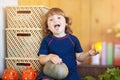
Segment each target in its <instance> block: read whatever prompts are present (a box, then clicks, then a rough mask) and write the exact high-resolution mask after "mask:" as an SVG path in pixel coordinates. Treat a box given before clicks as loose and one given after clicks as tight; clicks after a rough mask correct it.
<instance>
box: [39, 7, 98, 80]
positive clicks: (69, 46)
mask: <svg viewBox="0 0 120 80" xmlns="http://www.w3.org/2000/svg"><path fill="white" fill-rule="evenodd" d="M70 25H71V21H70V19H69V17H67V16H66V15H65V13H64V12H63V11H62V10H61V9H59V8H52V9H50V10H49V11H48V12H47V13H46V15H45V17H44V27H43V33H44V38H43V41H42V43H41V46H40V49H39V52H38V55H39V60H40V63H41V64H42V65H44V64H45V63H46V62H47V61H52V62H53V63H54V64H60V63H61V62H63V63H65V64H66V65H67V67H68V70H69V74H68V76H67V77H66V78H65V79H64V80H80V76H79V74H78V73H77V61H79V62H83V61H84V60H85V59H87V58H88V57H90V56H94V55H96V54H98V52H96V51H95V50H94V49H91V50H89V51H88V53H86V54H85V53H83V50H82V47H81V45H80V42H79V40H78V39H77V37H76V36H74V35H72V30H71V29H70V27H69V26H70ZM37 80H54V79H52V78H50V77H48V76H46V75H45V74H44V73H43V72H41V73H40V74H39V76H38V78H37Z"/></svg>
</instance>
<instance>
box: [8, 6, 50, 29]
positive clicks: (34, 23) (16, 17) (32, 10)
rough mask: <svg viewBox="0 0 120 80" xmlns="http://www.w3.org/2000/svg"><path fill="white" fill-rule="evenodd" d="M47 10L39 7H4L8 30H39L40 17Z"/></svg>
mask: <svg viewBox="0 0 120 80" xmlns="http://www.w3.org/2000/svg"><path fill="white" fill-rule="evenodd" d="M47 11H48V8H46V7H43V6H40V7H38V6H37V7H35V6H31V7H6V14H7V27H8V28H41V27H42V26H41V22H42V16H43V15H44V14H45V13H46V12H47Z"/></svg>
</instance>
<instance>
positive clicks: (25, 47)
mask: <svg viewBox="0 0 120 80" xmlns="http://www.w3.org/2000/svg"><path fill="white" fill-rule="evenodd" d="M6 40H7V57H21V58H27V57H29V58H36V57H38V56H37V53H38V50H39V47H40V43H41V40H42V35H41V29H37V28H35V29H33V28H32V29H30V28H29V29H21V28H19V29H17V28H16V29H15V28H14V29H12V28H6Z"/></svg>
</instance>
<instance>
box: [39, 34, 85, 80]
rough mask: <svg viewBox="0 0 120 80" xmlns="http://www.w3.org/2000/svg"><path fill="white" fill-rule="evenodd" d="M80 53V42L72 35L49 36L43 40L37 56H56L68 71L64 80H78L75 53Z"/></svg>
mask: <svg viewBox="0 0 120 80" xmlns="http://www.w3.org/2000/svg"><path fill="white" fill-rule="evenodd" d="M82 51H83V50H82V48H81V45H80V42H79V40H78V39H77V37H75V36H74V35H71V34H67V35H66V36H64V37H61V38H58V37H55V36H50V35H49V36H47V37H45V38H44V39H43V41H42V43H41V46H40V49H39V52H38V55H40V54H44V55H48V54H49V53H53V54H57V55H58V56H59V57H60V58H62V61H63V62H64V63H65V64H66V65H67V67H68V69H69V74H68V76H67V77H66V78H65V79H64V80H80V76H79V75H78V73H77V62H76V53H79V52H82Z"/></svg>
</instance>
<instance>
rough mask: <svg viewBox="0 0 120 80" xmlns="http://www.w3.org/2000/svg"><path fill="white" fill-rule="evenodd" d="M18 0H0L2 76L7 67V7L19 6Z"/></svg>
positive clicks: (0, 61) (0, 63)
mask: <svg viewBox="0 0 120 80" xmlns="http://www.w3.org/2000/svg"><path fill="white" fill-rule="evenodd" d="M17 5H18V0H0V77H1V75H2V73H3V71H4V69H5V65H4V64H5V60H4V59H5V55H6V43H5V42H6V41H5V27H6V22H5V20H6V17H5V7H6V6H17Z"/></svg>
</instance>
